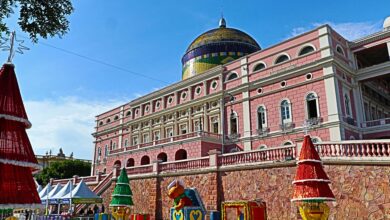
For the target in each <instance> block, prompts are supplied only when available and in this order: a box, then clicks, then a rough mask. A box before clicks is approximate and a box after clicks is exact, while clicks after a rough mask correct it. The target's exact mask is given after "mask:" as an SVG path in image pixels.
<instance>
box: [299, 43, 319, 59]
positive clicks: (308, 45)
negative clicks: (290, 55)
mask: <svg viewBox="0 0 390 220" xmlns="http://www.w3.org/2000/svg"><path fill="white" fill-rule="evenodd" d="M306 47H311V48H313V49H314V51H312V52H310V53H306V54H300V53H301V52H302V50H303V49H305V48H306ZM316 51H317V48H316V47H315V46H314V45H313V44H311V43H306V44H304V45H302V46H301V47H300V48H299V50H298V53H297V54H296V55H297V57H303V56H306V55H309V54H312V53H314V52H316Z"/></svg>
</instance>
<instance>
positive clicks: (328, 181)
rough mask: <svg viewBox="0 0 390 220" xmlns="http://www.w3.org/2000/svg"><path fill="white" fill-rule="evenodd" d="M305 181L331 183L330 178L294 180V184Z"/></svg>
mask: <svg viewBox="0 0 390 220" xmlns="http://www.w3.org/2000/svg"><path fill="white" fill-rule="evenodd" d="M304 182H325V183H330V180H329V179H303V180H294V181H293V182H292V184H295V183H304Z"/></svg>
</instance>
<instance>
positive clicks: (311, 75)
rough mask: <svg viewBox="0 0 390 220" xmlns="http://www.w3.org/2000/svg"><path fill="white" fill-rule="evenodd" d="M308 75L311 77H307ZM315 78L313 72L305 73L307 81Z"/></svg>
mask: <svg viewBox="0 0 390 220" xmlns="http://www.w3.org/2000/svg"><path fill="white" fill-rule="evenodd" d="M307 76H310V79H308V78H307ZM312 79H313V73H306V74H305V81H309V80H312Z"/></svg>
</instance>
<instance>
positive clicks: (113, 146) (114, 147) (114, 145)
mask: <svg viewBox="0 0 390 220" xmlns="http://www.w3.org/2000/svg"><path fill="white" fill-rule="evenodd" d="M115 149H116V143H115V142H114V143H112V149H111V150H115Z"/></svg>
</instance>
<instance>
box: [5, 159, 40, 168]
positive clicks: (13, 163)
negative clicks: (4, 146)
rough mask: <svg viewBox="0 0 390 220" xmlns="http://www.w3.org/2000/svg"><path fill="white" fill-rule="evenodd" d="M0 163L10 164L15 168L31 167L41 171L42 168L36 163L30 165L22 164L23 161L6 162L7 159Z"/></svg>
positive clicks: (27, 163) (29, 163)
mask: <svg viewBox="0 0 390 220" xmlns="http://www.w3.org/2000/svg"><path fill="white" fill-rule="evenodd" d="M0 163H4V164H11V165H16V166H21V167H31V168H35V169H38V170H41V169H42V166H41V165H39V164H36V163H31V162H23V161H17V160H8V159H0Z"/></svg>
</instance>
